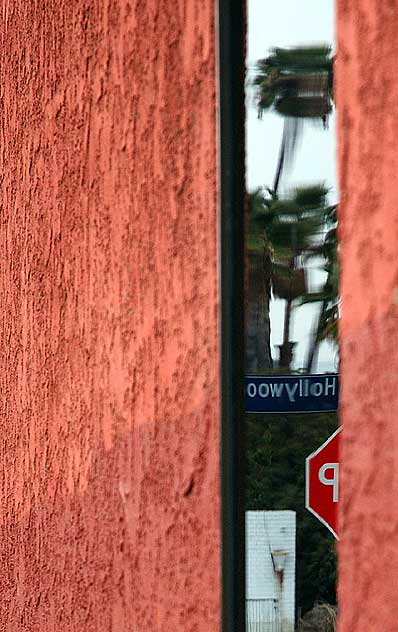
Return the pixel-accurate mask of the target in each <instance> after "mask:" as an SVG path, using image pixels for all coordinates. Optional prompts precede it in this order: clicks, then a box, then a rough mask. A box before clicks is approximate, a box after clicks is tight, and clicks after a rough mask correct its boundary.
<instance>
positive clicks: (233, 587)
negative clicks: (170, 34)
mask: <svg viewBox="0 0 398 632" xmlns="http://www.w3.org/2000/svg"><path fill="white" fill-rule="evenodd" d="M245 11H246V7H245V3H244V2H242V1H241V0H236V1H235V0H218V28H219V31H218V33H219V42H218V44H219V57H218V63H219V107H220V110H219V112H220V114H219V116H220V120H219V135H220V137H219V147H220V188H221V192H220V193H221V195H220V199H221V270H220V273H221V389H222V393H221V407H222V409H221V419H222V421H221V499H222V516H221V519H222V528H221V531H222V631H223V632H244V629H245V520H244V515H245V514H244V441H243V439H244V437H243V412H244V407H243V386H244V335H243V332H244V321H243V311H244V212H243V209H244V204H245V133H244V120H245V109H244V80H245V58H244V55H245Z"/></svg>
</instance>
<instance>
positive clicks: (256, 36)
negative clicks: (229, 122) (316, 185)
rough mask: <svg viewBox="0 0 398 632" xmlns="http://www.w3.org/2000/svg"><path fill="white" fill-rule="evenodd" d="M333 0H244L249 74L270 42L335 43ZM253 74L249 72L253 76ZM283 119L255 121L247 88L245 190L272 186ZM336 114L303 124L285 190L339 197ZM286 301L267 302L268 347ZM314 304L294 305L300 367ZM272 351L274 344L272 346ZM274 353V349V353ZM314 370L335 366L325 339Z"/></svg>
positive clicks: (275, 339) (315, 278) (276, 337)
mask: <svg viewBox="0 0 398 632" xmlns="http://www.w3.org/2000/svg"><path fill="white" fill-rule="evenodd" d="M333 11H334V2H333V0H279V2H272V3H269V2H267V0H248V55H247V65H248V69H249V77H250V73H251V72H253V71H254V64H255V62H256V60H257V59H261V58H263V57H266V56H267V54H268V52H269V49H270V48H273V47H274V46H280V47H284V46H286V47H287V46H297V45H301V44H320V43H322V44H323V43H329V44H333V43H334V15H333ZM252 76H253V75H252ZM282 128H283V119H282V117H280V116H278V115H277V114H273V113H265V114H264V115H263V118H262V120H258V118H257V112H256V108H255V107H253V104H252V98H251V96H250V88H249V89H248V98H247V119H246V149H247V156H246V171H247V176H246V177H247V186H248V189H249V191H250V190H252V189H254V188H256V187H258V186H262V185H265V186H272V183H273V178H274V174H275V169H276V164H277V160H278V153H279V146H280V142H281V137H282ZM335 152H336V146H335V117H334V116H331V117H330V119H329V129H328V130H324V129H323V127H322V126H320V125H319V126H315V125H311V124H305V125H304V132H303V134H302V136H301V144H300V146H299V147H298V149H297V151H296V157H295V161H294V165H293V166H292V169H291V170H290V172H288V173H287V174H286V175H285V176H284V179H283V181H282V190H284V191H286V190H289V189H291V188H293V187H294V186H296V185H297V184H310V183H313V182H324V183H325V184H326V186H327V187H329V188H330V191H331V192H330V197H329V200H330V202H334V201H336V199H337V194H336V160H335ZM322 274H323V273H321V272H314V273H312V274H311V282H312V283H314V284H318V283H320V282H321V281H322V278H323V277H322ZM284 306H285V301H283V300H275V301H273V302H272V305H271V329H272V331H271V346H272V347H273V346H274V345H277V344H280V343H281V342H282V330H283V319H284ZM317 309H319V307H318V308H317V307H316V306H314V305H306V306H303V307H300V308H298V309H296V310H294V313H293V316H294V318H293V327H292V335H291V339H292V340H295V341H298V343H299V344H298V347H297V352H296V357H295V364H294V366H295V368H299V367H302V366H303V362H304V359H305V356H306V353H307V349H308V342H309V340H310V331H311V327H312V326H313V323H314V322H315V320H316V315H317ZM273 351H274V349H273ZM275 356H276V353H275V354H274V357H275ZM318 369H319V371H320V372H322V371H331V370H335V369H336V350H335V348H334V347H332V345H330V344H329V343H323V344H322V345H321V349H320V354H319V363H318Z"/></svg>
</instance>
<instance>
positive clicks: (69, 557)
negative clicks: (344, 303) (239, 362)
mask: <svg viewBox="0 0 398 632" xmlns="http://www.w3.org/2000/svg"><path fill="white" fill-rule="evenodd" d="M214 12H215V6H214V2H213V1H212V0H172V1H171V0H145V1H142V0H130V1H128V0H84V1H82V0H67V1H61V0H13V1H12V2H9V0H2V2H1V6H0V33H1V47H0V55H1V59H0V72H1V100H0V106H1V112H0V117H1V138H0V144H1V149H0V174H1V211H0V251H1V264H0V309H1V330H0V331H1V346H0V389H1V391H0V392H1V397H0V422H1V441H0V460H1V470H0V477H1V486H0V559H1V563H0V621H1V625H0V627H1V629H2V630H13V631H16V630H21V631H22V630H23V631H29V632H33V631H38V632H47V631H50V630H51V631H56V632H58V631H59V632H67V631H72V630H73V631H79V632H80V631H82V630H84V631H85V632H90V631H98V632H105V631H106V630H109V631H111V630H112V631H115V632H124V631H126V632H127V631H129V632H157V631H159V632H160V631H161V632H176V631H179V630H181V631H183V632H189V631H195V632H210V631H211V630H218V629H219V618H220V612H219V610H220V604H219V601H220V596H219V594H220V587H219V583H220V578H219V548H220V546H219V545H220V541H219V540H220V532H219V463H218V451H219V436H218V425H219V419H218V417H219V413H218V405H219V394H218V389H219V382H218V370H219V367H218V333H217V305H218V280H217V199H216V188H217V187H216V146H215V143H216V129H215V126H216V114H215V74H216V73H215V51H214V48H215V32H214V29H215V26H214V24H215V16H214Z"/></svg>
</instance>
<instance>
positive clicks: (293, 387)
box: [245, 373, 339, 413]
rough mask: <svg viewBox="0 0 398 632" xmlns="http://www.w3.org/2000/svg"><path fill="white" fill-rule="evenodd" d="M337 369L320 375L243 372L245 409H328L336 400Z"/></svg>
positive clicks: (328, 411) (331, 409)
mask: <svg viewBox="0 0 398 632" xmlns="http://www.w3.org/2000/svg"><path fill="white" fill-rule="evenodd" d="M338 378H339V376H338V374H337V373H327V374H322V375H278V376H276V375H247V376H246V377H245V410H246V412H247V413H330V412H335V411H336V410H337V406H338V400H339V379H338Z"/></svg>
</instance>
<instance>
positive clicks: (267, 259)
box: [246, 188, 272, 373]
mask: <svg viewBox="0 0 398 632" xmlns="http://www.w3.org/2000/svg"><path fill="white" fill-rule="evenodd" d="M248 200H249V212H248V230H247V260H248V268H249V269H248V285H247V305H246V370H247V371H248V372H249V373H254V372H256V371H264V370H267V369H270V368H272V356H271V345H270V337H271V327H270V314H269V304H270V299H271V279H272V272H271V267H272V246H271V243H270V241H269V239H268V237H267V233H266V231H265V230H264V227H262V226H261V223H260V222H259V221H258V220H259V218H261V217H263V215H264V214H265V213H266V212H267V207H266V205H265V199H264V195H263V192H262V190H261V188H259V189H256V190H255V191H252V192H251V193H249V196H248Z"/></svg>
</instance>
